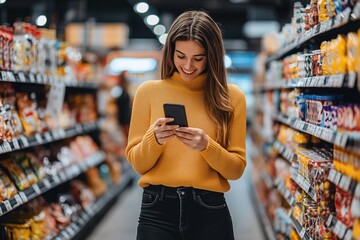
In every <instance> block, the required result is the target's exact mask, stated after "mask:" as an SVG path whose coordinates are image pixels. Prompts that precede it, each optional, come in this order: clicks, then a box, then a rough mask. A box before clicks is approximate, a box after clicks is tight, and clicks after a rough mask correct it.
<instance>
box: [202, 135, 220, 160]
mask: <svg viewBox="0 0 360 240" xmlns="http://www.w3.org/2000/svg"><path fill="white" fill-rule="evenodd" d="M218 150H219V144H218V143H217V142H215V141H214V140H213V139H211V138H209V142H208V145H207V147H206V148H205V150H203V151H201V154H202V155H203V156H205V157H206V156H212V157H214V154H216V153H217V152H218Z"/></svg>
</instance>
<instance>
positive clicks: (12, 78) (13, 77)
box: [7, 72, 16, 82]
mask: <svg viewBox="0 0 360 240" xmlns="http://www.w3.org/2000/svg"><path fill="white" fill-rule="evenodd" d="M7 75H8V79H9V81H11V82H15V81H16V79H15V76H14V74H13V73H12V72H7Z"/></svg>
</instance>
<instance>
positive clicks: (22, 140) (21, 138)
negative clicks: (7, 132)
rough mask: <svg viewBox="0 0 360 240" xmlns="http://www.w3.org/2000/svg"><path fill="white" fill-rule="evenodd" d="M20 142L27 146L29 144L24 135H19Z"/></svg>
mask: <svg viewBox="0 0 360 240" xmlns="http://www.w3.org/2000/svg"><path fill="white" fill-rule="evenodd" d="M19 138H20V140H21V142H22V144H23V145H24V147H28V146H29V141H28V139H27V138H26V137H25V136H19Z"/></svg>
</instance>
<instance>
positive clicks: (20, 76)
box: [18, 72, 26, 82]
mask: <svg viewBox="0 0 360 240" xmlns="http://www.w3.org/2000/svg"><path fill="white" fill-rule="evenodd" d="M18 76H19V80H20V82H26V78H25V74H24V73H23V72H19V73H18Z"/></svg>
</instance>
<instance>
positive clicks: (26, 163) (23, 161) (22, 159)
mask: <svg viewBox="0 0 360 240" xmlns="http://www.w3.org/2000/svg"><path fill="white" fill-rule="evenodd" d="M12 156H13V157H12V159H13V161H16V163H17V164H18V165H19V166H20V168H21V169H22V170H23V172H24V174H25V176H26V178H27V180H28V182H29V184H30V185H32V184H34V183H37V182H38V179H37V177H36V175H35V173H34V171H33V169H32V168H31V165H30V159H29V158H28V157H27V156H26V155H25V153H23V152H20V153H15V154H13V155H12Z"/></svg>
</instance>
